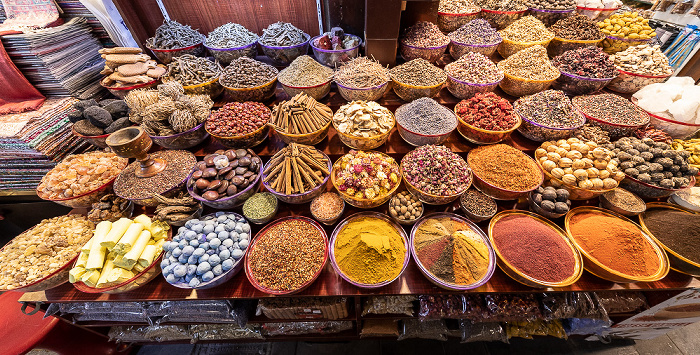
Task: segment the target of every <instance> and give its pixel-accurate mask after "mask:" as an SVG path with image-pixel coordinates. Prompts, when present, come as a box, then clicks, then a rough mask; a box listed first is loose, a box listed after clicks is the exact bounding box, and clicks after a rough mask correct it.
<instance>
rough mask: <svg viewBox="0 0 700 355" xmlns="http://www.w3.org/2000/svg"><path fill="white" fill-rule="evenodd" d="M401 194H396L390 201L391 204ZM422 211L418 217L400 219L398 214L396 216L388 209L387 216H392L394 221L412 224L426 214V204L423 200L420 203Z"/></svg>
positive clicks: (404, 224)
mask: <svg viewBox="0 0 700 355" xmlns="http://www.w3.org/2000/svg"><path fill="white" fill-rule="evenodd" d="M398 197H399V195H394V196H393V197H392V198H391V201H389V204H392V203H393V201H394V199H398ZM420 207H421V211H420V215H419V216H418V217H416V218H415V219H400V218H398V217H397V216H394V215H393V214H392V213H391V212H390V211H387V216H389V217H391V219H393V220H394V222H396V223H398V224H400V225H402V226H412V225H413V224H414V223H416V221H418V220H419V219H420V218H421V217H423V215H424V214H425V204H424V203H423V202H421V203H420Z"/></svg>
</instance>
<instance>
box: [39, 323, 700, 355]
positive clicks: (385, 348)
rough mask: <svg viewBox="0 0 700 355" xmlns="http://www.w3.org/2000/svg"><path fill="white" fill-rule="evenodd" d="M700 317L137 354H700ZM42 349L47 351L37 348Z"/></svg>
mask: <svg viewBox="0 0 700 355" xmlns="http://www.w3.org/2000/svg"><path fill="white" fill-rule="evenodd" d="M699 334H700V323H696V324H694V325H691V326H688V327H685V328H682V329H677V330H675V331H672V332H670V333H668V334H667V335H664V336H661V337H658V338H656V339H653V340H636V341H632V340H615V341H613V342H612V343H610V344H603V343H600V342H587V341H584V340H580V339H575V340H571V339H570V340H561V339H556V338H551V337H550V338H539V339H535V340H526V339H511V342H510V344H503V343H469V344H460V343H459V341H458V340H450V341H446V342H440V341H433V340H414V339H412V340H405V341H388V340H360V341H351V342H327V343H321V342H314V343H309V342H277V343H256V344H198V345H153V346H144V347H142V348H141V349H139V350H138V352H137V353H136V355H180V354H182V355H219V354H237V355H238V354H240V355H278V354H279V355H287V354H291V355H344V354H362V355H394V354H395V355H413V354H416V355H418V354H420V355H443V354H444V355H448V354H449V355H451V354H474V355H501V354H503V355H519V354H562V355H564V354H566V355H568V354H574V355H578V354H596V355H694V354H700V337H698V335H699ZM32 355H43V354H32Z"/></svg>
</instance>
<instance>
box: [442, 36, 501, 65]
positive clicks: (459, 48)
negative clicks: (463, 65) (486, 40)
mask: <svg viewBox="0 0 700 355" xmlns="http://www.w3.org/2000/svg"><path fill="white" fill-rule="evenodd" d="M502 41H503V40H501V41H498V42H497V43H494V44H467V43H460V42H456V41H452V40H451V41H450V46H449V47H448V51H449V52H450V56H451V57H452V58H453V59H454V60H457V59H459V58H460V57H461V56H463V55H465V54H467V52H474V53H480V54H483V55H485V56H487V57H490V56H492V55H493V53H495V52H496V48H498V45H499V44H501V42H502Z"/></svg>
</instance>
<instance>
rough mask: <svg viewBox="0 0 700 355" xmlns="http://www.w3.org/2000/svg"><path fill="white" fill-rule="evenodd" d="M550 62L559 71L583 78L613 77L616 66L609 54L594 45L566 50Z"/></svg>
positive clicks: (615, 73) (615, 72) (615, 74)
mask: <svg viewBox="0 0 700 355" xmlns="http://www.w3.org/2000/svg"><path fill="white" fill-rule="evenodd" d="M552 64H554V66H556V67H557V68H558V69H559V70H560V71H562V72H564V73H568V74H574V75H578V76H582V77H584V78H594V79H603V78H614V77H616V76H617V68H616V67H615V63H613V61H612V60H611V59H610V56H609V55H607V54H606V53H605V52H603V50H602V49H600V48H598V47H595V46H588V47H582V48H578V49H574V50H570V51H566V52H564V53H562V54H561V55H558V56H556V57H554V59H552Z"/></svg>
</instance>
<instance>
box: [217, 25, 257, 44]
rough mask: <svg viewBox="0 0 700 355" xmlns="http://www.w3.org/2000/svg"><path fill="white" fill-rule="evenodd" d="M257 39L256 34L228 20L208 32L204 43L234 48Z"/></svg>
mask: <svg viewBox="0 0 700 355" xmlns="http://www.w3.org/2000/svg"><path fill="white" fill-rule="evenodd" d="M257 40H258V35H256V34H255V33H253V32H250V31H248V29H247V28H245V27H243V25H239V24H237V23H231V22H229V23H227V24H224V25H221V26H219V27H217V28H215V29H214V30H213V31H211V32H209V35H207V40H206V42H204V44H206V45H207V46H209V47H212V48H236V47H243V46H245V45H248V44H251V43H253V42H255V41H257Z"/></svg>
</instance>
